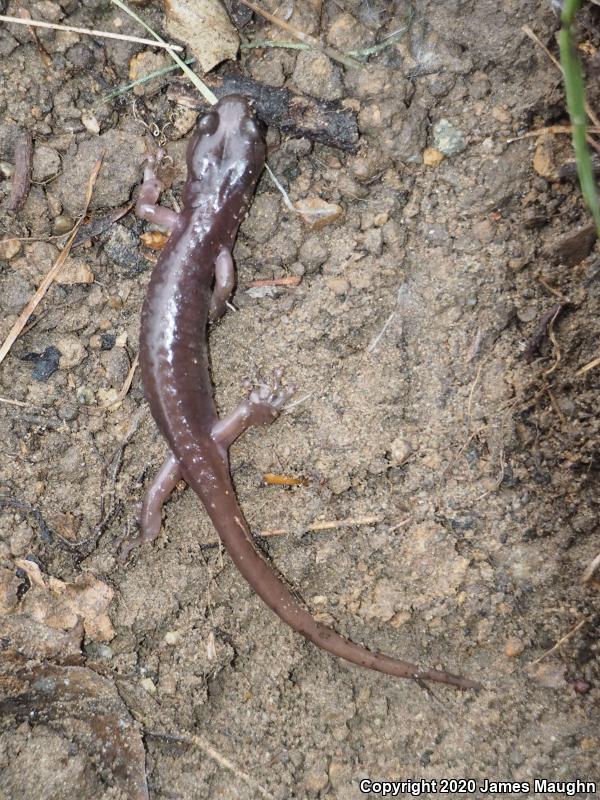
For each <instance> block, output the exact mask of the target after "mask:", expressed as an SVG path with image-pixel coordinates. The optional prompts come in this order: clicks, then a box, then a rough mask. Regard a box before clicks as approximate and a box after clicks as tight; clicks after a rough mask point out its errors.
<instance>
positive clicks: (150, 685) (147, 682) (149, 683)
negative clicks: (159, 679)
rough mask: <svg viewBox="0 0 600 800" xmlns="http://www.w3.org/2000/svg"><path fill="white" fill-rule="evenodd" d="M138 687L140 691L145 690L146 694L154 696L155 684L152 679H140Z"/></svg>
mask: <svg viewBox="0 0 600 800" xmlns="http://www.w3.org/2000/svg"><path fill="white" fill-rule="evenodd" d="M140 685H141V687H142V689H145V690H146V691H147V692H148V694H152V695H155V694H156V684H155V683H154V681H153V680H152V678H142V680H141V681H140Z"/></svg>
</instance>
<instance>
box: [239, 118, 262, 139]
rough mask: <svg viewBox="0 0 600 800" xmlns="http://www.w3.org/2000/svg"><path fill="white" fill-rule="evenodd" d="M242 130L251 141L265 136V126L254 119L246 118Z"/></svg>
mask: <svg viewBox="0 0 600 800" xmlns="http://www.w3.org/2000/svg"><path fill="white" fill-rule="evenodd" d="M242 130H243V133H245V134H247V135H248V136H249V137H250V138H251V139H261V138H263V136H264V130H263V126H262V125H261V124H260V123H259V122H258V121H257V120H256V119H255V118H254V117H246V118H245V119H244V121H243V124H242Z"/></svg>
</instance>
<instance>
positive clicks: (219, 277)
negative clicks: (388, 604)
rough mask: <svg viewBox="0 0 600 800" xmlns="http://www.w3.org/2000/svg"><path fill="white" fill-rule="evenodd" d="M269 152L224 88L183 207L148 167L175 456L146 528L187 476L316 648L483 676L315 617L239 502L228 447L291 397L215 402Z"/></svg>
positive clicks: (424, 673)
mask: <svg viewBox="0 0 600 800" xmlns="http://www.w3.org/2000/svg"><path fill="white" fill-rule="evenodd" d="M264 162H265V145H264V140H263V136H262V133H261V130H260V128H259V126H258V124H257V122H256V120H255V118H254V115H253V113H252V110H251V108H250V106H249V104H248V102H247V101H246V100H245V99H244V98H242V97H238V96H230V97H225V98H223V99H222V100H220V102H219V103H218V104H217V105H216V106H214V107H213V108H212V110H210V111H209V112H208V113H207V114H206V115H205V116H204V117H202V118H201V119H200V121H199V122H198V124H197V127H196V130H195V132H194V135H193V137H192V139H191V142H190V145H189V148H188V154H187V166H188V177H187V181H186V183H185V187H184V191H183V202H184V206H185V207H184V210H183V211H182V212H181V213H179V214H178V213H175V212H173V211H171V210H170V209H166V208H162V207H160V206H158V205H156V201H157V200H158V197H159V194H160V192H161V189H162V186H161V184H160V182H159V181H158V179H157V178H156V174H155V170H154V160H150V162H149V164H148V166H147V167H146V170H145V173H144V183H143V184H142V187H141V190H140V194H139V197H138V201H137V205H136V210H137V213H138V215H139V216H141V217H142V218H143V219H146V220H150V221H152V222H156V223H158V224H159V225H163V226H165V227H167V228H170V229H171V236H170V238H169V240H168V242H167V245H166V247H165V249H164V250H163V251H162V253H161V256H160V258H159V259H158V262H157V264H156V266H155V268H154V271H153V273H152V276H151V279H150V284H149V287H148V293H147V296H146V300H145V302H144V307H143V311H142V325H141V335H140V364H141V370H142V380H143V385H144V390H145V393H146V397H147V399H148V403H149V404H150V409H151V411H152V415H153V417H154V419H155V421H156V423H157V425H158V427H159V429H160V431H161V433H162V434H163V436H164V438H165V439H166V441H167V443H168V446H169V449H170V455H169V457H168V458H167V460H166V462H165V464H164V465H163V467H162V468H161V470H160V471H159V473H158V475H157V477H156V479H155V480H154V481H153V483H152V484H151V485H150V487H149V488H148V490H147V493H146V496H145V498H144V502H143V506H142V513H141V519H140V529H141V530H140V535H139V536H138V537H137V538H136V539H134V540H132V541H130V542H128V543H127V544H126V547H125V548H124V550H123V554H124V555H126V554H127V553H128V552H129V551H130V550H131V549H132V547H133V546H134V545H136V544H139V543H142V542H149V541H152V540H153V539H154V538H155V537H156V536H157V535H158V533H159V531H160V526H161V511H162V505H163V503H164V502H165V501H166V499H167V498H168V496H169V495H170V493H171V492H172V490H173V488H174V487H175V485H176V484H177V482H178V481H179V480H180V479H181V478H183V479H184V480H185V481H186V482H187V483H188V485H190V486H191V487H192V488H193V490H194V491H195V492H196V494H197V495H198V497H199V498H200V500H201V501H202V503H203V505H204V507H205V509H206V511H207V513H208V515H209V517H210V519H211V520H212V522H213V525H214V526H215V528H216V530H217V533H218V535H219V537H220V538H221V540H222V542H223V544H224V546H225V548H226V550H227V552H228V553H229V555H230V556H231V559H232V560H233V562H234V564H235V565H236V567H237V568H238V570H239V571H240V572H241V574H242V575H243V576H244V578H246V580H247V581H248V583H249V584H250V585H251V586H252V588H253V589H254V590H255V591H256V593H257V594H258V595H259V596H260V597H261V598H262V600H263V601H264V602H265V603H266V604H267V605H268V606H269V607H270V608H271V609H272V610H273V611H274V612H275V613H276V614H277V615H278V616H279V617H280V618H281V619H282V620H283V621H284V622H285V623H287V624H288V625H289V626H290V627H291V628H293V629H294V630H295V631H297V632H298V633H300V634H302V635H303V636H304V637H306V638H307V639H309V640H310V641H311V642H314V643H315V644H316V645H317V646H318V647H321V648H322V649H323V650H326V651H328V652H329V653H332V654H334V655H336V656H339V657H341V658H344V659H346V660H348V661H351V662H353V663H354V664H358V665H360V666H362V667H367V668H370V669H374V670H379V671H380V672H385V673H388V674H390V675H395V676H398V677H402V678H413V679H420V680H431V681H438V682H441V683H448V684H452V685H454V686H456V687H459V688H462V689H466V688H477V687H478V684H476V683H475V682H474V681H471V680H469V679H467V678H463V677H460V676H457V675H452V674H450V673H446V672H441V671H435V670H421V669H420V668H419V667H417V666H415V665H414V664H410V663H408V662H406V661H400V660H396V659H394V658H390V657H388V656H385V655H381V654H378V653H373V652H371V651H369V650H367V649H366V648H365V647H362V646H360V645H358V644H355V643H354V642H351V641H349V640H347V639H345V638H343V637H342V636H340V635H339V634H337V633H336V632H335V631H333V630H332V629H330V628H328V627H326V626H325V625H322V624H321V623H319V622H317V621H316V620H315V619H314V618H313V617H312V616H311V615H310V614H309V613H308V612H307V611H306V610H305V609H304V607H303V606H302V605H301V604H300V603H299V602H298V600H297V599H296V598H295V597H294V595H293V594H292V593H291V592H290V590H289V589H288V588H287V586H286V585H285V584H284V583H283V582H282V581H281V580H280V578H279V577H278V576H277V575H276V574H275V572H274V571H273V569H272V567H271V565H270V564H269V563H268V562H267V560H266V559H265V558H264V557H263V555H262V554H261V553H260V552H259V550H258V549H257V547H256V546H255V543H254V540H253V538H252V534H251V533H250V530H249V528H248V525H247V523H246V521H245V519H244V515H243V513H242V511H241V509H240V507H239V505H238V501H237V499H236V496H235V492H234V488H233V485H232V482H231V477H230V471H229V459H228V448H229V446H230V445H231V443H232V442H233V441H234V440H235V439H236V438H237V437H238V436H239V435H240V434H241V433H243V431H244V430H246V429H247V428H248V427H249V426H250V425H260V424H267V423H269V422H271V421H273V419H275V417H276V416H277V414H278V412H279V410H280V408H281V407H282V405H283V404H284V402H285V400H286V397H287V396H288V395H287V394H286V392H285V391H282V389H281V387H280V386H279V376H277V378H276V380H275V382H274V385H273V386H272V387H267V386H264V385H262V386H260V387H259V388H258V389H256V390H254V391H252V392H251V393H250V395H249V397H248V398H247V399H246V400H243V401H242V402H241V403H240V405H239V406H238V407H237V408H236V409H235V410H234V411H233V412H232V414H231V415H230V416H229V417H227V418H225V419H223V420H220V419H219V418H218V417H217V412H216V409H215V404H214V400H213V388H212V383H211V377H210V371H209V364H208V349H207V328H208V322H209V318H212V319H214V318H217V317H218V316H220V315H221V314H222V313H223V311H224V310H225V306H226V303H227V300H228V298H229V296H230V294H231V291H232V289H233V284H234V268H233V261H232V258H231V249H232V247H233V243H234V240H235V237H236V234H237V230H238V227H239V224H240V222H241V220H242V219H243V218H244V216H245V214H246V211H247V209H248V206H249V204H250V201H251V198H252V195H253V193H254V189H255V187H256V183H257V180H258V178H259V176H260V174H261V172H262V169H263V167H264Z"/></svg>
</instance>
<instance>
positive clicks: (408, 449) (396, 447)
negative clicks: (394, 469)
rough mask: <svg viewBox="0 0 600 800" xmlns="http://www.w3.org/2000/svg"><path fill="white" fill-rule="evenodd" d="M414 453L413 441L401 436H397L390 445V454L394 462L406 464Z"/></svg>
mask: <svg viewBox="0 0 600 800" xmlns="http://www.w3.org/2000/svg"><path fill="white" fill-rule="evenodd" d="M412 453H413V447H412V445H411V443H410V442H409V441H407V440H406V439H403V438H402V437H401V436H397V437H396V438H395V439H394V441H393V442H392V444H391V445H390V456H391V460H392V461H393V463H394V464H404V462H405V461H406V459H407V458H409V456H410V455H412Z"/></svg>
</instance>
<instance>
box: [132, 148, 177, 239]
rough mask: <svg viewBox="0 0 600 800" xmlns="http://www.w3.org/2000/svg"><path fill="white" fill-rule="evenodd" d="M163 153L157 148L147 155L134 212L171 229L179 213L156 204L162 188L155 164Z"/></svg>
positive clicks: (174, 225)
mask: <svg viewBox="0 0 600 800" xmlns="http://www.w3.org/2000/svg"><path fill="white" fill-rule="evenodd" d="M163 155H164V152H163V150H160V149H159V150H158V151H157V153H156V155H150V156H148V160H147V161H146V166H145V167H144V182H143V183H142V185H141V186H140V191H139V193H138V197H137V201H136V204H135V213H136V214H137V216H138V217H139V218H140V219H145V220H146V222H154V223H156V225H160V226H161V227H162V228H168V229H169V230H173V228H175V227H176V225H177V221H178V219H179V214H178V213H177V212H176V211H173V210H172V209H170V208H165V207H164V206H159V205H157V204H156V201H157V200H158V198H159V197H160V193H161V192H162V190H163V188H164V187H163V185H162V183H161V181H160V180H159V179H158V178H157V176H156V165H157V164H158V162H159V161H160V159H161V158H162V157H163Z"/></svg>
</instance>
